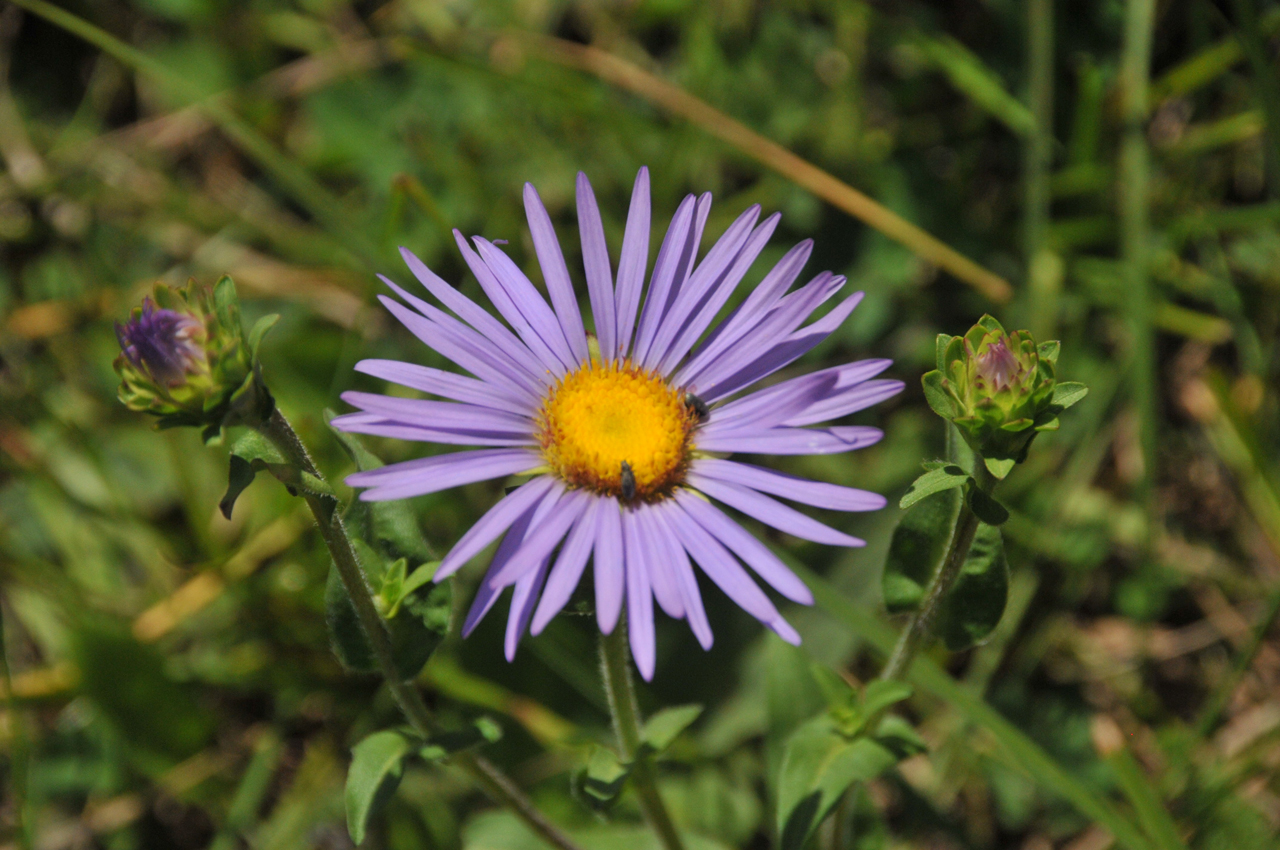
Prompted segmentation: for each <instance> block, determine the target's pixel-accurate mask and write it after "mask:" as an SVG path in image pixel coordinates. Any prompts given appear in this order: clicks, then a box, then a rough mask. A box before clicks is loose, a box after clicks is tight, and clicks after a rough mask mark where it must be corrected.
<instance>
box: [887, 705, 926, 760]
mask: <svg viewBox="0 0 1280 850" xmlns="http://www.w3.org/2000/svg"><path fill="white" fill-rule="evenodd" d="M873 737H874V738H875V739H876V742H877V743H879V744H880V745H882V746H883V747H884V748H885V749H887V750H888V751H889V752H891V753H893V754H894V755H895V756H897V757H898V758H899V759H905V758H910V757H911V756H914V755H916V754H917V753H923V752H926V751H928V749H929V745H928V744H926V743H925V740H924V738H921V737H920V733H919V732H917V731H916V730H915V728H914V727H913V726H912V725H911V724H910V723H908V722H907V721H905V720H903V719H902V718H901V717H898V716H897V715H895V714H890V715H887V716H885V717H884V718H882V719H881V720H880V723H879V724H878V725H877V726H876V731H875V735H874V736H873Z"/></svg>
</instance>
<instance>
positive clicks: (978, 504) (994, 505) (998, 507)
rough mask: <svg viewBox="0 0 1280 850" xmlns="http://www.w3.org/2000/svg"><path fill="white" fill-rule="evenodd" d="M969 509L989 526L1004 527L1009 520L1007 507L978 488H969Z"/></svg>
mask: <svg viewBox="0 0 1280 850" xmlns="http://www.w3.org/2000/svg"><path fill="white" fill-rule="evenodd" d="M969 507H970V508H971V509H972V510H973V512H974V514H976V515H977V517H978V519H980V520H982V521H983V522H985V523H986V524H987V525H1004V524H1005V523H1006V522H1007V521H1008V520H1009V511H1008V510H1006V509H1005V506H1004V505H1002V504H1000V503H999V502H997V501H996V500H995V499H994V498H993V497H992V496H991V495H990V494H988V493H986V492H984V491H983V490H982V488H980V487H977V486H974V487H970V488H969Z"/></svg>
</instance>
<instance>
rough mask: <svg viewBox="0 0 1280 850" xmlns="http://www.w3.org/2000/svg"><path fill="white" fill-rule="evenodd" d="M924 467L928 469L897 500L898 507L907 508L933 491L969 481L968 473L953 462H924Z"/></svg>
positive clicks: (960, 485)
mask: <svg viewBox="0 0 1280 850" xmlns="http://www.w3.org/2000/svg"><path fill="white" fill-rule="evenodd" d="M926 468H928V470H929V471H928V472H926V473H925V474H924V475H921V476H920V477H919V478H917V479H916V480H915V481H912V482H911V486H910V487H909V488H908V489H907V492H906V493H904V494H903V496H902V501H900V502H898V507H900V508H904V509H905V508H909V507H911V506H912V505H914V504H916V503H917V502H919V501H920V500H921V499H925V498H928V497H929V496H932V495H933V494H934V493H941V492H942V491H943V490H950V489H952V488H953V487H963V486H964V485H965V484H966V483H967V482H968V481H969V473H967V472H965V471H964V470H963V469H962V468H961V467H959V466H957V465H956V464H954V463H943V464H941V465H933V464H926Z"/></svg>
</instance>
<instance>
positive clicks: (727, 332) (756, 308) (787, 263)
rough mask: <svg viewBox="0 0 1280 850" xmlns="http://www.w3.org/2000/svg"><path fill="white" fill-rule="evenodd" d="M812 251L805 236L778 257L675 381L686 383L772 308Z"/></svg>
mask: <svg viewBox="0 0 1280 850" xmlns="http://www.w3.org/2000/svg"><path fill="white" fill-rule="evenodd" d="M812 252H813V240H812V239H806V240H804V241H803V242H801V243H800V244H798V245H796V246H795V247H794V248H792V249H791V250H790V251H788V252H787V253H786V255H785V256H783V258H782V259H781V260H779V261H778V262H777V263H776V264H775V265H774V267H773V268H772V269H770V270H769V273H768V274H767V275H765V277H764V280H762V281H760V284H759V285H758V286H756V288H755V289H753V290H751V293H750V294H749V295H748V296H747V298H746V300H745V301H743V302H742V304H741V305H739V306H738V308H737V309H736V310H734V311H733V313H732V314H731V315H730V316H729V317H728V318H727V319H725V320H724V321H723V322H722V323H721V324H720V325H718V326H717V327H716V328H714V329H713V330H712V331H711V333H710V334H708V335H707V338H706V339H705V340H704V341H703V342H702V345H701V346H699V348H698V351H696V352H695V353H694V356H693V358H692V359H691V360H690V361H689V363H688V364H687V365H686V366H685V368H684V369H683V370H682V371H681V372H680V374H679V375H678V376H677V380H676V383H679V384H686V383H688V379H687V375H689V374H690V373H692V372H695V371H698V370H700V369H702V368H703V366H704V365H705V364H706V363H709V362H710V361H711V359H712V358H714V357H716V356H718V355H719V354H720V352H721V351H723V350H724V349H725V348H726V347H728V346H729V345H732V344H733V343H734V342H736V341H737V340H738V339H740V338H741V337H742V335H743V334H745V333H746V332H747V331H749V330H751V328H753V327H755V326H756V324H757V323H758V322H759V321H760V319H762V318H763V317H764V316H766V315H768V313H769V311H770V310H772V309H773V308H774V306H775V305H776V304H777V301H778V299H779V298H781V297H782V293H783V292H785V291H786V290H787V287H789V286H791V284H792V283H793V282H794V281H795V279H796V277H797V276H799V274H800V270H801V269H803V268H804V264H805V263H806V262H808V261H809V255H810V254H811V253H812Z"/></svg>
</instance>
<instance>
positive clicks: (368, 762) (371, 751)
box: [346, 729, 419, 844]
mask: <svg viewBox="0 0 1280 850" xmlns="http://www.w3.org/2000/svg"><path fill="white" fill-rule="evenodd" d="M418 743H419V742H418V741H417V740H416V739H415V738H412V737H410V736H409V735H407V734H405V733H403V732H398V731H396V730H393V729H384V730H382V731H381V732H374V733H373V734H372V735H370V736H369V737H367V738H365V739H364V740H363V741H361V742H360V743H358V744H356V745H355V746H354V747H352V748H351V767H350V769H349V770H348V771H347V788H346V804H347V805H346V808H347V832H348V833H350V834H351V840H352V841H353V842H355V843H356V844H360V843H361V842H362V841H364V836H365V832H366V831H367V830H368V828H369V820H370V819H371V818H372V817H373V816H374V814H376V813H377V812H378V810H379V809H381V808H382V807H383V806H384V805H386V803H387V801H388V800H390V799H391V796H392V795H393V794H394V793H395V791H396V788H397V787H398V786H399V785H400V777H401V775H402V774H403V773H404V762H405V759H406V758H407V757H408V756H409V754H410V753H412V752H413V750H414V748H415V746H417V745H418Z"/></svg>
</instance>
